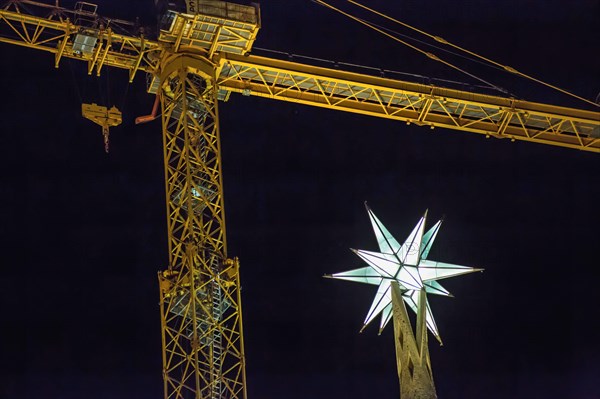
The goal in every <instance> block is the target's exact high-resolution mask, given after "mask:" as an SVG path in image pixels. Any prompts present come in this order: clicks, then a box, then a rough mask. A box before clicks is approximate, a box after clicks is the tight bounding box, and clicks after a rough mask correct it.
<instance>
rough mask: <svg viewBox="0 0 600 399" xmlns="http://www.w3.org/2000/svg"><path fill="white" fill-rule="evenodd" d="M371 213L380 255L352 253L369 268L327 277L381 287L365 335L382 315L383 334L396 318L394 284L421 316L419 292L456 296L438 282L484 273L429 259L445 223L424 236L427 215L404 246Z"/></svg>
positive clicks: (428, 316) (429, 318)
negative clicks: (393, 317) (369, 325)
mask: <svg viewBox="0 0 600 399" xmlns="http://www.w3.org/2000/svg"><path fill="white" fill-rule="evenodd" d="M365 206H366V204H365ZM367 212H368V213H369V218H370V219H371V224H372V225H373V230H374V231H375V235H376V237H377V243H378V244H379V251H380V252H371V251H364V250H355V249H352V251H353V252H354V253H355V254H357V255H358V256H359V257H360V258H361V259H363V260H364V261H365V262H366V263H367V264H368V265H369V266H367V267H362V268H359V269H354V270H349V271H346V272H341V273H334V274H331V275H326V276H325V277H330V278H337V279H341V280H349V281H356V282H359V283H366V284H373V285H378V286H379V288H378V289H377V294H375V299H374V300H373V303H372V305H371V309H369V312H368V313H367V317H366V318H365V321H364V323H363V327H362V328H361V330H360V331H361V332H362V331H363V330H364V328H365V327H366V326H367V325H368V324H369V323H370V322H371V321H372V320H373V319H374V318H375V317H377V315H379V314H380V313H381V323H380V327H379V333H380V334H381V331H383V329H384V328H385V326H386V324H387V323H388V321H390V319H391V317H392V291H391V282H392V281H397V282H398V283H399V285H400V289H401V290H402V298H403V299H404V301H405V302H406V303H407V304H408V306H409V307H410V308H411V309H412V310H413V311H414V312H415V313H417V304H418V299H419V292H420V291H421V289H422V288H425V291H426V292H427V293H429V294H437V295H442V296H452V295H451V294H450V293H449V292H448V291H447V290H446V289H445V288H444V287H442V286H441V285H440V284H439V283H438V282H437V280H441V279H444V278H448V277H454V276H458V275H461V274H466V273H472V272H475V271H481V270H483V269H475V268H472V267H467V266H459V265H453V264H449V263H442V262H435V261H431V260H428V259H427V256H428V255H429V250H430V249H431V245H432V244H433V241H434V240H435V237H436V235H437V233H438V231H439V229H440V226H441V224H442V221H441V220H440V221H438V222H437V223H436V224H435V225H434V226H433V227H432V228H431V229H429V231H428V232H427V233H425V234H423V233H424V231H425V220H426V219H427V211H425V214H424V215H423V217H421V219H420V220H419V222H418V223H417V225H416V226H415V228H414V229H413V231H412V232H411V233H410V235H409V236H408V238H407V239H406V241H404V244H402V245H400V244H399V243H398V241H396V239H395V238H394V237H392V235H391V234H390V233H389V231H388V230H387V229H386V228H385V226H384V225H383V223H381V222H380V221H379V219H377V216H375V214H374V213H373V211H372V210H371V209H370V208H369V207H368V206H367ZM426 307H427V308H426V316H425V317H426V323H427V327H428V328H429V330H430V331H431V333H432V334H433V335H434V336H435V337H436V338H437V340H438V341H439V342H440V344H441V343H442V340H441V338H440V334H439V332H438V328H437V325H436V324H435V320H434V318H433V314H432V313H431V308H430V307H429V301H426Z"/></svg>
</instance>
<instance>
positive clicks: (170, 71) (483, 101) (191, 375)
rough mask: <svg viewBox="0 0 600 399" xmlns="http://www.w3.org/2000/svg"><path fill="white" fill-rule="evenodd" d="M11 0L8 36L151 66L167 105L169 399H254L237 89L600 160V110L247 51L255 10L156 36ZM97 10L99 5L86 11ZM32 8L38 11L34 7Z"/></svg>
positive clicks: (69, 54)
mask: <svg viewBox="0 0 600 399" xmlns="http://www.w3.org/2000/svg"><path fill="white" fill-rule="evenodd" d="M78 4H79V6H78V7H76V9H75V10H68V9H64V8H60V7H58V6H51V5H48V4H44V3H39V2H34V1H27V0H12V1H9V2H8V4H7V5H6V6H5V7H4V8H3V9H0V42H3V43H7V44H12V45H18V46H25V47H29V48H32V49H36V50H41V51H46V52H48V53H50V54H52V55H53V56H54V65H55V67H57V68H58V67H59V66H60V64H61V60H63V59H64V58H70V59H75V60H79V61H82V62H84V63H87V72H88V74H90V75H91V74H94V73H95V74H96V75H100V74H101V72H102V71H103V70H104V68H107V67H116V68H120V69H125V70H127V71H128V72H129V81H133V79H134V78H135V77H136V76H137V74H138V72H144V73H146V74H147V76H148V92H149V93H153V94H156V95H157V96H158V97H159V99H160V104H161V112H162V113H161V121H162V131H163V149H164V170H165V191H166V208H167V226H168V246H169V263H168V267H167V269H166V270H164V271H162V272H159V274H158V280H159V288H160V289H159V291H160V311H161V324H162V357H163V377H164V395H165V398H177V399H185V398H196V399H200V398H202V399H205V398H210V399H217V398H246V381H245V378H246V377H245V358H244V341H243V330H242V308H241V297H240V276H239V261H238V260H237V259H235V258H234V259H232V258H230V257H228V253H227V245H226V234H225V233H226V230H225V212H224V208H223V179H222V165H221V147H220V130H219V111H218V102H219V101H225V100H227V99H228V98H229V96H230V94H231V93H232V92H236V93H241V94H243V95H252V96H260V97H267V98H271V99H275V100H283V101H291V102H297V103H302V104H306V105H312V106H318V107H324V108H329V109H336V110H341V111H344V112H353V113H359V114H364V115H371V116H376V117H382V118H387V119H394V120H398V121H402V122H406V123H415V124H417V125H421V126H426V127H429V128H435V127H444V128H448V129H452V130H458V131H466V132H472V133H480V134H484V135H486V136H493V137H498V138H508V139H510V140H512V141H514V140H522V141H529V142H534V143H541V144H547V145H555V146H561V147H567V148H574V149H579V150H585V151H592V152H600V113H598V112H593V111H585V110H579V109H573V108H565V107H557V106H553V105H548V104H539V103H532V102H527V101H519V100H515V99H512V98H505V97H499V96H491V95H483V94H477V93H472V92H466V91H461V90H457V89H450V88H441V87H435V86H432V85H425V84H417V83H412V82H406V81H400V80H394V79H386V78H383V77H375V76H370V75H365V74H358V73H351V72H345V71H340V70H337V69H330V68H322V67H317V66H312V65H305V64H300V63H295V62H289V61H283V60H278V59H272V58H265V57H258V56H254V55H249V52H250V50H251V48H252V45H253V43H254V40H255V38H256V35H257V33H258V30H259V28H260V11H259V8H258V6H257V5H252V6H241V5H237V4H232V3H226V2H223V1H212V0H210V1H209V0H199V1H188V2H186V4H187V6H188V10H189V6H190V4H192V5H193V7H194V9H195V10H196V11H195V12H194V13H187V12H185V10H182V11H183V12H180V11H177V10H173V9H167V10H166V12H165V14H164V15H163V16H162V19H161V22H160V30H159V33H158V35H157V37H155V38H148V37H146V35H145V34H144V32H143V31H142V30H139V29H137V28H136V27H135V26H134V25H133V24H131V23H129V22H127V21H119V20H115V19H107V18H103V17H101V16H99V15H97V14H96V9H95V8H94V7H91V8H90V7H86V5H87V6H90V4H89V3H78ZM91 6H93V5H91ZM32 10H33V11H32Z"/></svg>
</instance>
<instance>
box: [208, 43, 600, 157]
mask: <svg viewBox="0 0 600 399" xmlns="http://www.w3.org/2000/svg"><path fill="white" fill-rule="evenodd" d="M219 65H220V69H219V71H220V72H219V79H218V82H217V84H218V85H219V88H220V89H224V90H229V91H232V92H238V93H243V94H245V95H254V96H260V97H267V98H271V99H276V100H283V101H290V102H296V103H301V104H306V105H313V106H318V107H323V108H330V109H336V110H340V111H346V112H353V113H358V114H363V115H371V116H377V117H381V118H388V119H395V120H400V121H405V122H407V123H415V124H417V125H422V126H429V127H430V128H434V127H444V128H448V129H454V130H462V131H467V132H472V133H480V134H484V135H486V136H493V137H497V138H508V139H511V140H523V141H530V142H536V143H541V144H549V145H555V146H561V147H567V148H575V149H580V150H585V151H592V152H600V112H594V111H585V110H580V109H574V108H565V107H558V106H554V105H548V104H540V103H534V102H528V101H521V100H516V99H512V98H506V97H499V96H491V95H484V94H477V93H472V92H467V91H461V90H455V89H447V88H442V87H436V86H433V85H425V84H417V83H411V82H405V81H399V80H392V79H385V78H381V77H375V76H370V75H364V74H358V73H351V72H345V71H340V70H337V69H329V68H321V67H316V66H311V65H305V64H299V63H295V62H288V61H283V60H277V59H272V58H264V57H257V56H239V55H236V54H221V56H220V60H219Z"/></svg>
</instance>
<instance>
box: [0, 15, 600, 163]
mask: <svg viewBox="0 0 600 399" xmlns="http://www.w3.org/2000/svg"><path fill="white" fill-rule="evenodd" d="M211 24H214V22H212V21H210V19H209V18H208V19H206V18H201V17H199V16H190V15H185V14H177V15H176V17H175V19H174V22H173V24H172V26H171V27H170V28H169V30H161V35H160V40H159V41H154V40H148V39H146V38H144V37H143V36H141V35H139V36H133V35H132V36H128V35H123V34H117V33H115V32H113V31H111V29H99V30H96V31H93V32H92V33H90V34H94V35H95V37H97V40H98V42H97V44H96V47H95V49H94V50H95V51H93V52H91V53H89V54H85V53H81V52H78V51H77V50H76V49H75V48H74V41H75V37H76V35H77V34H79V32H80V31H81V28H82V27H81V26H77V25H74V24H73V23H71V22H70V21H69V19H55V18H54V17H52V16H51V17H45V18H42V17H37V16H33V15H28V14H25V13H23V11H22V10H20V9H19V8H18V7H16V6H15V9H14V10H13V9H11V10H9V9H5V10H0V42H5V43H9V44H16V45H20V46H25V47H29V48H34V49H38V50H43V51H48V52H51V53H53V54H55V64H56V65H58V64H59V62H60V59H61V58H63V57H68V58H73V59H79V60H82V61H86V62H88V66H89V72H90V73H91V71H92V69H93V68H94V67H96V72H97V73H98V74H100V70H101V68H103V67H104V66H112V67H117V68H122V69H127V70H128V71H129V77H130V80H133V79H134V77H135V75H136V72H137V71H144V72H147V73H151V74H154V75H155V76H157V75H159V73H160V71H159V69H160V67H159V65H158V63H159V60H160V59H164V58H165V56H168V54H172V53H173V52H187V53H189V52H191V53H200V54H204V55H205V56H206V57H207V58H211V59H212V58H213V55H214V58H216V60H215V61H216V64H217V66H218V81H217V86H218V88H219V89H220V90H221V91H229V92H238V93H244V94H250V95H255V96H261V97H267V98H271V99H275V100H283V101H291V102H297V103H302V104H306V105H312V106H318V107H324V108H330V109H336V110H341V111H346V112H354V113H359V114H363V115H371V116H376V117H381V118H388V119H394V120H399V121H404V122H406V123H415V124H417V125H422V126H429V127H430V128H435V127H442V128H448V129H453V130H460V131H466V132H472V133H479V134H484V135H486V136H488V137H490V136H491V137H497V138H508V139H510V140H523V141H529V142H535V143H541V144H547V145H554V146H561V147H567V148H574V149H580V150H585V151H592V152H600V113H599V112H597V111H596V112H595V111H585V110H580V109H573V108H565V107H558V106H554V105H548V104H541V103H533V102H528V101H521V100H516V99H512V98H506V97H500V96H491V95H484V94H477V93H473V92H467V91H461V90H456V89H448V88H443V87H436V86H432V85H424V84H418V83H412V82H406V81H399V80H393V79H385V78H381V77H375V76H370V75H364V74H358V73H351V72H345V71H341V70H337V69H329V68H321V67H316V66H311V65H306V64H300V63H295V62H288V61H283V60H278V59H272V58H265V57H257V56H243V55H241V54H240V53H243V52H244V51H245V50H247V49H250V47H251V45H252V42H253V41H254V39H255V37H256V33H257V31H258V25H252V24H245V25H243V26H242V27H236V28H235V29H234V28H232V27H230V26H225V25H223V26H222V28H220V29H218V30H217V31H216V32H218V34H211V35H212V36H211V38H212V39H211V40H210V41H208V42H206V43H205V41H206V40H203V39H202V40H201V39H200V38H202V37H204V36H203V35H204V32H203V29H205V28H206V27H207V26H211V27H212V25H211ZM246 25H247V26H246ZM211 29H212V28H211ZM211 31H213V32H214V30H211ZM195 37H198V38H199V39H195ZM238 39H239V40H238ZM183 42H185V43H183ZM230 42H231V43H233V44H232V45H231V46H230V45H228V44H227V43H230ZM232 46H233V47H232ZM229 50H230V51H235V53H236V54H234V53H231V52H227V51H229ZM224 98H227V96H224Z"/></svg>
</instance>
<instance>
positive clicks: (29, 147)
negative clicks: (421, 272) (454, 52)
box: [0, 0, 600, 399]
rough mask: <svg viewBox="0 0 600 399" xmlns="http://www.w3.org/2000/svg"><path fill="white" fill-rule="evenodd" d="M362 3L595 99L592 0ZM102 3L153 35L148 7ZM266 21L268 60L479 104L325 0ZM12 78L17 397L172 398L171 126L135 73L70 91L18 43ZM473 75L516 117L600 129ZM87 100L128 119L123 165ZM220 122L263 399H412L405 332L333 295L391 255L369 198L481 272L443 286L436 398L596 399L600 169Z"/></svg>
mask: <svg viewBox="0 0 600 399" xmlns="http://www.w3.org/2000/svg"><path fill="white" fill-rule="evenodd" d="M364 2H365V4H368V5H370V6H372V7H374V8H376V9H378V10H381V11H383V12H385V13H388V14H389V15H391V16H393V17H396V18H398V19H402V20H403V21H406V22H408V23H411V24H413V25H415V26H417V27H419V28H422V29H424V30H426V31H428V32H431V33H434V34H438V35H441V36H443V37H444V38H446V39H448V40H450V41H452V42H455V43H458V44H461V45H463V46H464V47H466V48H468V49H470V50H472V51H475V52H478V53H481V54H483V55H485V56H488V57H490V58H493V59H495V60H498V61H500V62H502V63H505V64H507V65H510V66H513V67H515V68H517V69H519V70H522V71H523V72H526V73H529V74H531V75H534V76H536V77H538V78H540V79H542V80H545V81H549V82H551V83H554V84H556V85H558V86H560V87H564V88H566V89H569V90H572V91H574V92H576V93H578V94H580V95H582V96H584V97H586V98H590V99H594V98H595V97H596V96H597V95H598V92H599V91H600V84H599V83H600V82H599V79H598V71H600V59H599V56H598V44H597V41H598V37H600V35H599V33H600V32H599V29H600V28H599V25H598V15H600V5H599V2H598V1H597V0H575V1H570V2H564V1H558V0H552V1H533V0H529V1H523V0H522V1H516V0H506V1H502V2H493V1H488V0H482V1H479V2H458V3H457V2H443V1H430V2H417V1H393V2H390V1H383V0H380V1H375V0H371V1H367V0H364ZM97 3H98V4H99V12H100V13H101V14H103V15H109V16H116V17H119V18H122V19H129V20H132V19H133V18H134V17H135V16H140V17H141V19H142V21H143V22H144V23H147V24H154V18H155V17H154V15H153V2H152V1H151V0H138V1H128V2H121V1H119V2H117V1H114V2H111V1H97ZM123 3H126V5H124V4H123ZM334 3H335V4H337V5H341V6H343V7H344V8H345V9H347V10H352V11H353V12H356V13H357V14H358V15H360V16H363V17H368V18H370V19H372V20H374V21H376V22H377V23H381V24H385V25H386V26H388V27H392V28H394V29H396V30H399V31H401V32H403V33H406V31H404V30H400V28H399V27H396V26H393V25H391V24H389V23H387V22H383V21H382V20H381V19H377V18H374V17H372V16H369V15H367V14H365V13H364V12H361V11H359V10H357V9H356V8H352V7H350V6H349V5H347V4H346V3H345V2H343V1H336V2H334ZM64 4H65V5H66V6H69V5H71V4H72V2H71V3H69V2H64ZM261 10H262V25H263V26H262V29H261V31H260V33H259V38H258V40H257V42H256V47H260V48H266V49H271V50H278V51H283V52H286V53H290V54H295V55H309V56H312V57H316V58H322V59H326V60H332V61H339V62H348V63H354V64H360V65H368V66H375V67H381V68H385V69H389V70H396V71H402V72H408V73H412V74H419V75H423V76H433V77H441V78H447V79H453V80H463V81H467V82H468V83H477V82H474V81H472V80H469V79H468V78H467V77H464V76H460V75H458V74H456V73H454V72H452V71H451V70H448V69H447V68H444V67H443V66H442V65H441V64H439V63H435V62H433V61H431V60H429V59H427V58H426V57H424V56H422V55H419V54H417V53H415V52H414V51H411V50H408V49H406V48H405V47H403V46H401V45H400V44H397V43H395V42H393V41H391V40H389V39H387V38H385V37H383V36H381V35H379V34H377V33H375V32H372V31H369V30H367V29H366V28H364V27H362V26H360V25H358V24H357V23H355V22H352V21H350V20H348V19H347V18H345V17H342V16H340V15H338V14H335V13H333V12H331V11H329V10H327V9H325V8H323V7H320V6H317V5H315V4H314V3H312V2H310V1H308V0H290V1H276V0H269V1H267V0H264V1H262V2H261ZM427 49H428V50H430V49H429V48H427ZM435 52H436V54H438V55H440V56H443V57H446V55H445V53H443V52H440V51H438V50H435ZM255 53H256V54H260V55H268V56H269V55H271V53H267V52H264V51H260V50H256V51H255ZM280 57H281V55H280ZM0 58H1V61H2V62H1V63H0V87H1V95H2V100H1V101H2V102H1V107H0V140H1V142H2V152H3V154H2V156H1V157H0V201H1V202H0V206H1V208H0V209H1V212H0V232H1V237H0V238H1V241H0V243H1V245H2V252H1V255H0V264H1V265H2V269H1V274H0V287H2V288H1V289H0V301H1V302H0V303H1V307H0V309H1V315H2V316H1V319H0V320H1V322H0V323H1V324H0V345H1V347H0V360H1V361H0V371H1V373H0V397H2V398H161V397H162V375H161V357H160V342H161V341H160V318H159V309H158V290H157V281H156V272H157V271H158V270H160V269H164V268H165V267H166V264H165V263H166V261H167V249H166V223H165V222H166V219H165V211H164V209H165V203H164V201H165V200H164V181H163V176H164V174H163V170H162V140H161V136H160V122H159V121H155V122H152V123H151V124H148V125H142V126H135V125H134V124H133V119H134V118H135V117H136V116H139V115H144V114H147V113H149V112H150V109H151V107H152V103H153V101H154V99H153V97H152V96H149V95H147V94H145V91H144V89H145V82H144V78H143V77H142V76H141V75H140V77H138V78H137V80H136V81H135V82H134V83H133V84H132V85H130V87H129V88H127V83H126V73H125V72H123V71H117V70H111V71H108V70H106V71H105V73H104V75H103V76H102V77H101V78H99V79H98V78H93V77H87V76H85V73H83V72H82V66H81V65H77V63H76V62H75V61H69V60H64V61H63V63H62V64H61V67H60V69H58V70H55V69H54V68H53V57H52V55H49V54H41V53H37V52H36V51H34V50H28V49H24V48H17V47H14V46H9V45H6V44H3V45H1V46H0ZM448 58H451V59H453V60H455V59H456V58H452V56H451V55H448ZM294 59H295V60H297V61H299V62H309V63H310V62H312V61H310V60H306V59H301V58H298V57H295V58H294ZM459 61H460V62H462V61H461V60H459ZM461 65H463V64H461ZM468 68H469V71H470V72H472V73H475V74H477V75H480V76H482V77H485V78H486V79H488V80H490V81H493V82H495V83H497V84H499V85H501V86H503V87H506V88H507V89H508V90H510V91H511V92H512V93H514V94H515V95H516V96H518V97H519V98H525V99H528V100H532V101H542V102H550V103H556V104H559V105H566V106H574V107H581V108H589V106H588V105H586V104H584V103H582V102H578V101H576V100H572V99H570V98H568V97H565V96H563V95H559V94H557V93H555V92H553V91H550V90H547V89H545V88H543V87H541V86H539V85H532V84H530V83H528V82H527V81H525V80H523V79H519V78H516V77H514V76H511V75H508V74H506V73H502V72H499V71H497V70H494V69H492V68H485V67H482V66H481V65H479V64H475V63H471V64H470V66H468ZM417 80H423V79H421V78H417ZM108 92H110V94H109V93H108ZM80 99H82V100H84V101H86V102H97V103H104V104H103V105H106V103H110V105H112V104H113V103H114V104H116V105H117V106H120V107H122V110H123V112H124V123H123V124H122V125H121V126H119V127H117V128H113V129H112V130H111V152H110V154H109V155H106V154H104V150H103V145H102V138H101V134H100V128H99V127H98V126H95V125H93V124H92V123H91V122H89V121H86V120H84V119H83V118H81V116H80ZM220 114H221V132H222V146H223V167H224V184H225V205H226V213H227V236H228V248H229V255H230V256H239V257H240V259H241V262H242V263H241V265H242V271H241V273H242V284H243V309H244V330H245V343H246V354H247V374H248V390H249V397H250V398H256V399H262V398H264V399H275V398H289V399H312V398H315V399H317V398H319V399H324V398H363V399H369V398H397V397H398V381H397V376H396V369H395V354H394V346H393V331H392V328H391V327H388V328H387V329H386V331H384V333H383V334H382V336H377V328H376V326H375V325H373V326H370V327H369V328H367V329H366V330H365V332H364V333H363V334H358V330H359V329H360V326H361V323H362V321H363V319H364V316H365V314H366V312H367V310H368V308H369V306H370V302H371V301H372V298H373V296H374V294H375V287H372V286H366V285H365V286H363V285H358V284H352V283H348V282H343V281H332V280H325V279H323V278H321V276H322V275H323V274H324V273H331V272H338V271H343V270H348V269H351V268H355V267H360V266H362V264H361V261H360V260H359V259H358V258H357V257H356V256H354V255H353V254H352V253H351V252H350V251H349V250H348V248H349V247H353V248H362V249H367V250H376V248H377V244H376V241H375V239H374V235H373V233H372V230H371V227H370V224H369V221H368V217H367V214H366V212H365V210H364V207H363V202H364V201H365V200H367V201H368V202H369V204H370V206H371V207H372V208H373V210H374V212H375V213H376V214H377V215H378V217H379V218H380V219H381V220H382V221H383V222H384V223H385V224H386V226H387V227H388V228H389V230H390V231H391V232H392V233H393V234H394V235H395V236H396V237H397V238H398V240H403V239H404V238H405V237H406V235H407V234H408V233H409V232H410V230H411V228H412V227H413V226H414V224H415V223H416V221H417V220H418V218H419V216H420V215H421V214H422V212H423V211H424V210H425V209H426V208H429V215H430V224H431V223H433V222H434V221H435V220H437V218H440V217H442V215H445V223H444V225H443V226H442V230H441V232H440V234H439V235H438V238H437V240H436V244H435V245H434V247H433V249H432V252H431V255H430V258H431V259H434V260H439V261H444V262H450V263H458V264H464V265H469V266H474V267H484V268H485V269H486V271H485V273H483V274H478V273H477V274H472V275H468V276H463V277H458V278H455V279H450V280H447V281H445V282H444V286H445V287H447V288H448V289H449V290H450V291H451V292H452V293H453V294H454V295H455V296H456V298H453V299H449V298H439V297H433V298H431V303H432V308H433V312H434V315H435V317H436V321H437V323H438V326H439V329H440V332H441V335H442V339H443V340H444V343H445V345H444V346H443V347H439V345H438V344H437V343H436V342H435V340H433V339H432V338H430V341H431V342H430V344H431V345H430V347H431V360H432V365H433V371H434V377H435V381H436V386H437V389H438V394H439V397H440V398H523V399H525V398H581V399H592V398H600V388H598V386H599V385H598V381H597V376H598V375H600V345H599V344H598V333H597V329H596V324H597V314H598V312H597V308H598V304H599V295H598V291H597V288H596V287H597V277H598V276H599V272H598V260H597V253H598V251H597V246H598V245H599V242H598V233H597V225H598V222H599V221H600V216H599V215H598V211H597V210H596V209H595V208H594V207H595V206H596V205H597V204H598V201H599V200H600V192H599V190H598V176H599V175H600V172H599V170H598V155H594V154H591V153H584V152H579V151H577V150H568V149H562V148H558V147H551V146H544V145H536V144H530V143H520V142H517V143H510V142H508V141H500V140H495V139H489V140H486V139H485V138H484V137H483V136H479V135H474V134H468V133H463V132H459V131H447V130H442V129H435V130H434V131H430V130H429V129H426V128H419V127H416V126H412V125H411V126H406V125H405V124H400V123H397V122H393V121H387V120H379V119H376V118H372V117H365V116H359V115H352V114H344V113H340V112H335V111H329V110H324V109H313V108H310V107H307V106H302V105H296V104H290V103H280V102H277V101H273V100H267V99H259V98H250V97H243V96H239V95H232V97H231V99H230V101H229V102H227V103H223V104H221V107H220Z"/></svg>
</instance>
